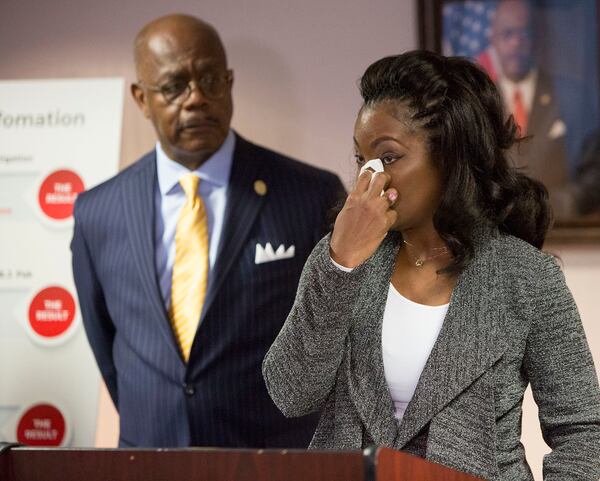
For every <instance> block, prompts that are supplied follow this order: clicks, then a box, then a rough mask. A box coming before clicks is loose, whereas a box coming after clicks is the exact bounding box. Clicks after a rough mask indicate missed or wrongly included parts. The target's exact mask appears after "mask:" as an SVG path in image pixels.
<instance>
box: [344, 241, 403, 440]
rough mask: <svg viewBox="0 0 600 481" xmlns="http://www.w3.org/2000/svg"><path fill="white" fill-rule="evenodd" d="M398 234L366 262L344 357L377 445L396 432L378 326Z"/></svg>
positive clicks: (353, 392) (353, 391)
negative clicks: (366, 265)
mask: <svg viewBox="0 0 600 481" xmlns="http://www.w3.org/2000/svg"><path fill="white" fill-rule="evenodd" d="M399 239H400V236H399V235H398V234H397V233H394V232H392V233H390V234H388V236H387V237H386V239H385V241H384V242H383V244H382V245H381V248H380V249H379V250H378V251H377V253H376V254H375V256H373V258H372V260H371V261H369V266H368V267H369V273H368V275H367V279H365V282H364V284H363V286H362V287H361V291H360V293H359V299H358V301H357V303H356V308H355V309H354V311H353V315H352V318H353V322H352V326H351V331H350V344H351V346H350V355H349V359H348V360H347V372H348V377H349V392H350V396H351V398H352V399H353V401H354V404H355V406H356V409H357V411H358V413H359V415H360V417H361V419H362V422H363V424H364V427H365V429H366V431H367V432H368V433H369V435H370V437H371V439H372V440H373V442H374V443H375V444H376V445H380V446H393V444H394V440H395V438H396V434H397V421H396V418H395V417H394V406H393V403H392V398H391V396H390V392H389V389H388V386H387V381H386V379H385V372H384V368H383V357H382V352H381V328H382V323H383V314H384V311H385V305H386V301H387V294H388V290H389V283H390V279H391V277H392V272H393V270H394V264H395V259H396V254H397V252H398V248H399V245H400V242H399Z"/></svg>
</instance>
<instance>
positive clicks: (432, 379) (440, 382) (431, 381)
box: [349, 228, 506, 449]
mask: <svg viewBox="0 0 600 481" xmlns="http://www.w3.org/2000/svg"><path fill="white" fill-rule="evenodd" d="M496 235H497V233H494V232H492V231H490V230H488V229H485V228H481V229H479V230H478V231H477V233H476V236H475V252H474V257H473V259H472V260H471V262H470V263H469V265H468V266H467V267H466V269H465V270H464V271H463V272H462V273H461V274H460V275H459V278H458V281H457V284H456V286H455V288H454V290H453V293H452V297H451V300H450V306H449V309H448V313H447V315H446V318H445V319H444V324H443V326H442V330H441V332H440V334H439V336H438V339H437V341H436V343H435V345H434V347H433V349H432V352H431V354H430V356H429V359H428V360H427V363H426V365H425V368H424V369H423V372H422V373H421V377H420V379H419V382H418V384H417V388H416V390H415V393H414V395H413V397H412V400H411V401H410V403H409V405H408V407H407V409H406V412H405V414H404V417H403V419H402V422H401V423H399V422H398V421H397V420H396V418H395V417H394V407H393V403H392V399H391V396H390V393H389V389H388V387H387V383H386V380H385V373H384V369H383V357H382V352H381V326H382V320H383V313H384V310H385V303H386V300H387V292H388V286H389V282H390V278H391V275H392V272H393V269H394V259H395V254H396V253H397V251H398V248H399V246H400V236H399V235H397V234H394V233H392V234H390V235H388V237H387V238H386V241H385V242H384V244H383V245H382V246H381V248H380V249H379V251H378V252H377V254H376V255H375V256H374V257H373V258H372V260H371V261H370V264H371V268H370V271H369V274H368V275H367V277H368V279H367V280H366V281H365V287H364V288H363V289H362V290H361V293H360V295H359V296H360V299H359V301H358V302H357V306H358V307H357V308H356V310H355V312H354V315H353V325H352V328H351V329H352V330H353V331H354V333H353V334H352V333H351V341H350V342H351V343H352V346H351V354H350V355H351V357H352V359H351V364H350V365H351V370H350V373H349V377H350V391H351V395H352V396H353V397H354V399H355V404H356V407H357V409H358V411H359V413H360V415H361V418H362V420H363V423H364V425H365V428H366V429H367V430H368V431H369V434H370V435H371V437H372V439H373V440H374V441H375V443H376V444H380V445H387V446H393V447H395V448H396V449H401V448H402V447H403V446H404V445H406V444H407V443H408V441H410V440H411V439H412V438H413V437H414V436H416V435H417V434H418V433H419V432H420V430H421V429H422V428H423V427H425V426H426V425H427V423H428V422H429V421H430V420H431V419H432V418H433V417H434V416H435V415H436V414H437V413H438V412H439V411H440V410H442V409H443V408H444V406H446V405H447V404H448V403H449V402H450V401H451V400H452V399H454V398H455V397H456V396H458V395H459V394H460V393H461V392H462V391H463V390H465V389H466V388H467V387H468V386H469V385H470V384H471V383H472V382H473V381H474V380H476V379H477V378H478V377H479V376H481V374H483V373H484V372H485V371H486V370H487V369H489V368H490V367H491V366H492V365H493V364H494V363H495V362H496V361H497V360H498V359H499V358H500V357H501V356H502V354H503V352H504V351H505V349H506V346H505V343H504V341H503V340H502V337H501V336H500V326H499V324H500V305H501V300H500V299H499V298H498V288H497V282H498V279H499V278H500V276H501V273H500V272H498V265H497V262H496V260H495V249H494V243H493V242H491V240H492V238H493V237H495V236H496ZM373 300H374V301H373Z"/></svg>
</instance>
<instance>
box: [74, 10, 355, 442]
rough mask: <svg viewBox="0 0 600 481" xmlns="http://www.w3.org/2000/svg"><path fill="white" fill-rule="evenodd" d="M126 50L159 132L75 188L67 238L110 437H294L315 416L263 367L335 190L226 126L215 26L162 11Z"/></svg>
mask: <svg viewBox="0 0 600 481" xmlns="http://www.w3.org/2000/svg"><path fill="white" fill-rule="evenodd" d="M134 53H135V66H136V73H137V76H138V80H137V82H135V83H134V84H133V85H132V86H131V93H132V95H133V98H134V100H135V102H136V103H137V105H138V106H139V108H140V110H141V112H142V113H143V114H144V116H145V117H147V118H148V119H149V120H150V121H151V122H152V125H153V127H154V130H155V131H156V135H157V137H158V142H157V143H156V147H155V148H154V149H153V150H152V151H151V152H149V153H148V154H146V155H145V156H143V157H142V158H141V159H139V160H138V161H137V162H135V163H134V164H133V165H132V166H130V167H129V168H127V169H125V170H124V171H122V172H121V173H119V174H118V175H116V176H115V177H113V178H112V179H109V180H108V181H107V182H105V183H103V184H101V185H99V186H97V187H95V188H93V189H91V190H89V191H87V192H85V193H83V194H81V195H80V196H79V198H78V199H77V202H76V205H75V211H74V218H75V230H74V236H73V240H72V244H71V248H72V253H73V272H74V278H75V283H76V287H77V292H78V296H79V302H80V307H81V313H82V318H83V323H84V326H85V330H86V334H87V336H88V339H89V342H90V345H91V347H92V350H93V352H94V355H95V357H96V361H97V364H98V366H99V369H100V372H101V374H102V376H103V379H104V381H105V383H106V386H107V388H108V391H109V392H110V395H111V397H112V400H113V402H114V404H115V407H116V408H117V410H118V412H119V416H120V438H119V445H120V446H144V447H151V446H152V447H154V446H156V447H160V446H163V447H169V446H173V447H176V446H217V447H249V448H268V447H289V448H294V447H296V448H304V447H306V446H307V445H308V443H309V441H310V439H311V436H312V434H313V432H314V428H315V422H316V418H315V417H314V416H309V417H305V418H300V419H286V418H285V417H284V416H283V415H282V414H281V413H280V412H279V410H278V409H277V408H276V407H275V405H274V404H273V402H272V401H271V399H270V397H269V396H268V394H267V392H266V388H265V386H264V381H263V379H262V375H261V371H260V369H261V362H262V359H263V357H264V355H265V353H266V351H267V349H268V348H269V346H270V345H271V343H272V342H273V340H274V339H275V337H276V335H277V333H278V332H279V330H280V328H281V326H282V324H283V322H284V320H285V318H286V316H287V314H288V311H289V310H290V308H291V306H292V304H293V300H294V296H295V293H296V288H297V284H298V279H299V276H300V273H301V271H302V267H303V265H304V263H305V261H306V259H307V257H308V255H309V254H310V252H311V250H312V248H313V246H314V245H315V244H316V243H317V241H318V240H319V239H320V238H321V237H322V236H323V235H324V234H325V233H326V232H327V230H328V228H329V222H330V219H328V212H329V210H330V209H331V208H332V207H334V205H335V204H337V202H338V201H339V200H340V198H341V197H343V196H344V194H345V192H344V189H343V186H342V184H341V182H340V180H339V178H338V177H337V176H335V175H333V174H331V173H328V172H325V171H323V170H320V169H317V168H314V167H311V166H308V165H306V164H304V163H301V162H299V161H296V160H293V159H290V158H288V157H285V156H283V155H280V154H278V153H275V152H273V151H271V150H268V149H265V148H263V147H259V146H257V145H255V144H253V143H251V142H249V141H247V140H245V139H244V138H242V137H241V136H240V135H238V134H237V133H236V132H234V131H233V130H232V129H231V126H230V124H231V118H232V113H233V100H232V87H233V83H234V74H233V70H231V69H230V68H229V66H228V63H227V56H226V53H225V49H224V47H223V44H222V42H221V40H220V38H219V35H218V33H217V31H216V30H215V29H214V28H213V27H212V26H211V25H209V24H207V23H206V22H204V21H202V20H200V19H197V18H195V17H191V16H187V15H169V16H165V17H161V18H159V19H156V20H154V21H152V22H150V23H149V24H148V25H146V26H145V27H144V28H143V29H142V30H141V31H140V32H139V33H138V35H137V37H136V39H135V46H134Z"/></svg>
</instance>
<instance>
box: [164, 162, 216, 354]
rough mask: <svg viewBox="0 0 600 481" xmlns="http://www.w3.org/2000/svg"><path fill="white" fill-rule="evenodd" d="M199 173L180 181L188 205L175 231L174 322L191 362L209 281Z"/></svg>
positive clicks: (206, 230) (206, 227) (206, 241)
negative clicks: (191, 352)
mask: <svg viewBox="0 0 600 481" xmlns="http://www.w3.org/2000/svg"><path fill="white" fill-rule="evenodd" d="M199 181H200V179H199V178H198V176H196V175H195V174H192V173H190V174H187V175H185V176H184V177H182V178H181V179H180V180H179V183H180V184H181V187H182V188H183V190H184V192H185V197H186V202H185V204H184V206H183V208H182V209H181V213H180V214H179V220H178V221H177V228H176V230H175V263H174V264H173V277H172V284H171V323H172V324H173V331H174V332H175V337H176V338H177V342H178V343H179V347H180V348H181V353H182V354H183V358H184V359H185V360H186V361H187V360H188V359H189V357H190V350H191V348H192V343H193V342H194V336H195V335H196V329H197V328H198V323H199V322H200V314H201V313H202V306H203V304H204V298H205V297H206V285H207V281H208V223H207V219H206V209H205V208H204V203H203V202H202V198H201V197H200V196H199V195H198V182H199Z"/></svg>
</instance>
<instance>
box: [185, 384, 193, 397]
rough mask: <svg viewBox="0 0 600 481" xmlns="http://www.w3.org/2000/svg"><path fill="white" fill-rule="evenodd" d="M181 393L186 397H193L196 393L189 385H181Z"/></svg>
mask: <svg viewBox="0 0 600 481" xmlns="http://www.w3.org/2000/svg"><path fill="white" fill-rule="evenodd" d="M183 392H184V393H185V394H186V395H187V396H193V395H194V394H195V393H196V388H195V387H194V386H192V385H191V384H184V385H183Z"/></svg>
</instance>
